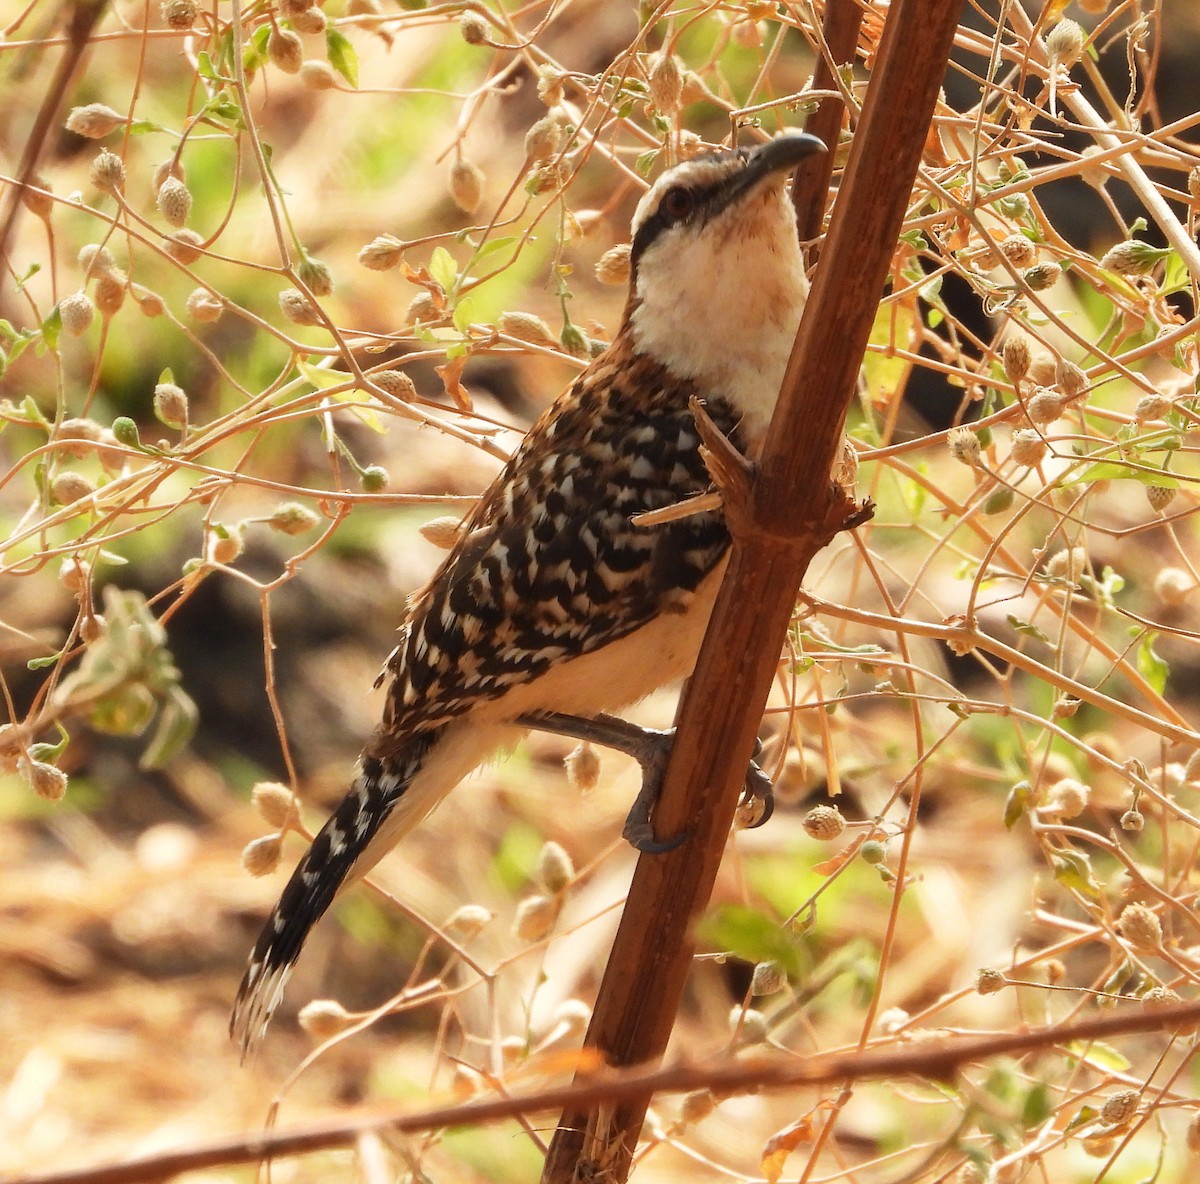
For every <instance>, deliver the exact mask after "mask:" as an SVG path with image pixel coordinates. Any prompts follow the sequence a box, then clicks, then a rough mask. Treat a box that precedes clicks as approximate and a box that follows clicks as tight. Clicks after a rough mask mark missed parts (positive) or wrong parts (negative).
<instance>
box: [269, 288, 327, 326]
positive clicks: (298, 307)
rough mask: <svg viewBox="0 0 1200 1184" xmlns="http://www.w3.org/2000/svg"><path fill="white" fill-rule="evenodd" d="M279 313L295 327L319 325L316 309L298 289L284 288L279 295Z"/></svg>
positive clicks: (319, 320) (319, 318) (319, 319)
mask: <svg viewBox="0 0 1200 1184" xmlns="http://www.w3.org/2000/svg"><path fill="white" fill-rule="evenodd" d="M279 311H280V312H281V313H283V315H284V316H285V317H287V319H288V320H289V321H291V322H292V323H293V324H296V325H319V324H320V323H321V317H320V315H319V314H318V312H317V310H316V307H315V306H314V305H313V304H312V303H311V301H310V300H309V299H308V297H307V296H305V295H304V293H303V292H301V291H300V289H299V288H284V290H283V291H282V292H280V293H279Z"/></svg>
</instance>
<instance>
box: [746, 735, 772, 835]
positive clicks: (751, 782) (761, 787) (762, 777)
mask: <svg viewBox="0 0 1200 1184" xmlns="http://www.w3.org/2000/svg"><path fill="white" fill-rule="evenodd" d="M760 748H761V745H760ZM755 755H757V753H756V754H755ZM754 798H757V799H758V800H759V801H760V802H762V813H761V814H759V816H758V817H757V818H756V819H755V820H754V821H753V822H752V823H751V824H750V825H749V826H748V827H747V828H746V829H747V830H757V829H758V828H759V827H760V826H762V825H763V824H764V823H765V822H767V821H768V820H769V819H770V817H771V815H772V814H774V813H775V787H774V786H773V785H772V784H771V778H770V777H768V776H767V775H766V773H764V772H763V771H762V769H760V768H759V766H758V763H757V762H756V761H751V762H750V768H749V769H748V770H747V771H746V784H745V788H744V789H743V791H742V801H743V802H749V801H751V800H752V799H754Z"/></svg>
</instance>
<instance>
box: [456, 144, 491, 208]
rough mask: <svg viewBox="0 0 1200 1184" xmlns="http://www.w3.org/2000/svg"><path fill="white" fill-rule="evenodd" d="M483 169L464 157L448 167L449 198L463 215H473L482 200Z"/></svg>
mask: <svg viewBox="0 0 1200 1184" xmlns="http://www.w3.org/2000/svg"><path fill="white" fill-rule="evenodd" d="M484 180H485V178H484V175H483V169H481V168H480V167H479V166H478V165H477V164H473V163H472V162H471V161H469V160H468V159H467V158H466V157H465V156H460V157H458V159H457V160H455V161H454V163H453V164H452V165H451V166H450V196H451V197H452V198H454V204H455V205H456V206H458V208H459V209H460V210H462V211H463V213H464V214H473V213H474V212H475V211H476V210H477V209H478V208H479V203H480V202H481V201H482V200H483V183H484Z"/></svg>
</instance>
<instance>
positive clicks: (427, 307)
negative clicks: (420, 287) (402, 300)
mask: <svg viewBox="0 0 1200 1184" xmlns="http://www.w3.org/2000/svg"><path fill="white" fill-rule="evenodd" d="M441 319H442V313H441V311H440V310H439V309H438V307H437V305H436V304H435V303H434V299H433V296H432V295H431V294H430V293H429V292H418V293H417V294H416V295H415V296H414V297H413V298H412V299H411V300H410V301H409V302H408V307H407V308H406V309H405V310H404V322H405V324H407V325H416V324H422V325H432V324H435V323H436V322H437V321H440V320H441Z"/></svg>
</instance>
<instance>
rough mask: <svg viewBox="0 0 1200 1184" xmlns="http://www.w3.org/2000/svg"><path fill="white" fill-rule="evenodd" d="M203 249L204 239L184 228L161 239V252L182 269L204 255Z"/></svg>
mask: <svg viewBox="0 0 1200 1184" xmlns="http://www.w3.org/2000/svg"><path fill="white" fill-rule="evenodd" d="M203 247H204V238H203V237H202V236H201V235H199V234H197V233H196V232H195V231H194V230H191V229H189V228H188V227H186V226H185V227H184V228H183V229H182V230H177V231H175V233H174V234H172V235H169V236H168V237H167V238H165V239H163V250H164V251H166V253H167V254H168V255H170V256H171V258H172V259H174V260H175V262H176V263H182V264H183V265H184V267H188V266H190V265H191V264H193V263H195V262H196V260H197V259H199V258H200V256H201V255H203V254H204V250H203Z"/></svg>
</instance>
